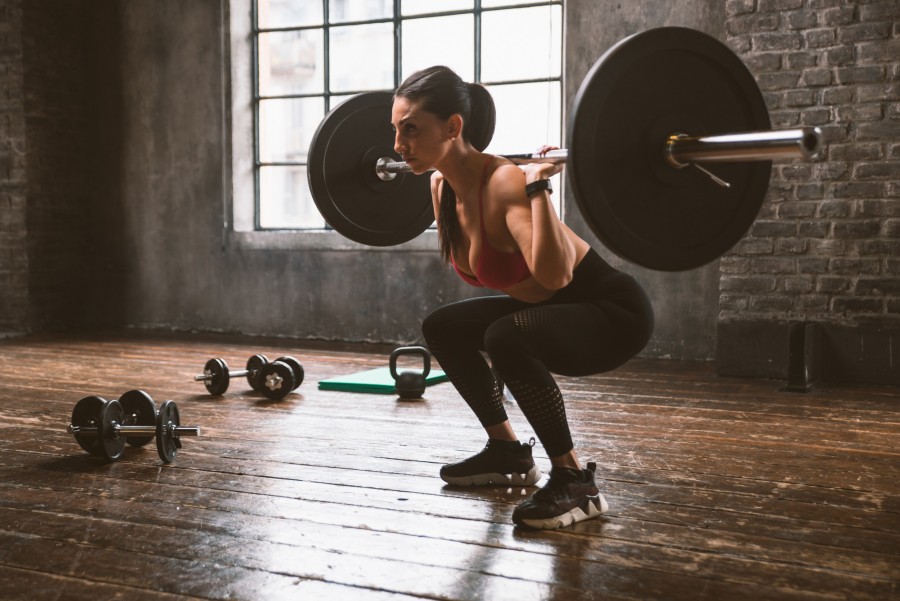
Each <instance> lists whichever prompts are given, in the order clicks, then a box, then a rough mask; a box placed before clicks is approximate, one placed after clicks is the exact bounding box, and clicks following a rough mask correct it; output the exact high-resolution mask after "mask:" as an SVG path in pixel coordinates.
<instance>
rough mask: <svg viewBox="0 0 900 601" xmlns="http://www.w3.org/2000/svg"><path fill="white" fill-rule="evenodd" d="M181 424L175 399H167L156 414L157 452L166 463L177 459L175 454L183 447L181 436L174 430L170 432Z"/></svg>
mask: <svg viewBox="0 0 900 601" xmlns="http://www.w3.org/2000/svg"><path fill="white" fill-rule="evenodd" d="M180 425H181V419H180V417H179V416H178V406H177V405H176V404H175V402H174V401H165V402H164V403H163V404H162V406H161V407H160V408H159V413H157V414H156V452H157V453H159V458H160V459H162V460H163V461H164V462H165V463H172V462H173V461H175V455H176V454H177V453H178V449H180V448H181V438H179V437H178V435H177V434H175V433H174V432H171V433H170V430H171V429H172V428H177V427H178V426H180Z"/></svg>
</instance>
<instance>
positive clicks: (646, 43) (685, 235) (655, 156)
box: [566, 27, 772, 271]
mask: <svg viewBox="0 0 900 601" xmlns="http://www.w3.org/2000/svg"><path fill="white" fill-rule="evenodd" d="M770 127H771V126H770V122H769V115H768V111H767V109H766V104H765V101H764V99H763V97H762V94H761V93H760V91H759V88H758V86H757V84H756V81H755V80H754V78H753V75H752V74H751V73H750V72H749V70H748V69H747V67H746V66H745V65H744V64H743V63H742V62H741V60H740V59H739V58H738V57H737V56H736V55H735V54H734V53H733V52H732V51H731V50H730V49H729V48H728V47H727V46H725V45H724V44H722V43H721V42H719V41H718V40H716V39H715V38H713V37H710V36H708V35H707V34H705V33H702V32H699V31H695V30H692V29H685V28H681V27H663V28H659V29H651V30H648V31H644V32H642V33H638V34H635V35H633V36H630V37H628V38H625V39H624V40H622V41H621V42H619V43H617V44H616V45H615V46H613V47H612V48H610V49H609V50H608V51H607V52H606V53H605V54H604V55H603V56H601V57H600V59H599V60H598V61H597V62H596V63H595V64H594V66H593V67H592V68H591V70H590V72H589V73H588V75H587V77H586V78H585V80H584V81H583V82H582V85H581V88H580V89H579V91H578V94H577V95H576V97H575V101H574V109H573V118H572V120H571V122H570V127H569V131H568V146H569V159H568V161H567V165H566V171H567V172H568V178H569V182H570V183H571V184H572V187H573V192H574V195H575V199H576V201H577V202H578V206H579V208H580V209H581V212H582V214H583V215H584V218H585V220H586V221H587V224H588V225H589V226H590V228H591V229H592V230H593V231H594V233H595V234H596V235H597V237H598V238H599V239H600V241H601V242H603V243H604V244H605V245H606V246H607V247H608V248H609V249H610V250H612V251H613V252H615V253H616V254H618V255H619V256H621V257H622V258H624V259H627V260H629V261H632V262H634V263H637V264H639V265H642V266H644V267H648V268H650V269H657V270H662V271H681V270H686V269H693V268H696V267H700V266H702V265H705V264H706V263H709V262H710V261H713V260H715V259H717V258H718V257H720V256H721V255H722V254H723V253H725V252H726V251H727V250H728V249H730V248H731V247H732V246H733V245H734V244H735V243H736V242H737V241H738V240H740V238H741V237H743V235H744V234H745V233H746V231H747V229H748V228H749V227H750V226H751V225H752V223H753V220H754V219H755V218H756V215H757V213H758V212H759V208H760V206H761V204H762V202H763V199H764V197H765V194H766V190H767V188H768V185H769V176H770V172H771V167H772V166H771V163H770V162H742V163H709V164H707V165H706V167H707V168H708V169H709V170H710V171H712V172H713V173H715V174H716V175H717V176H719V177H721V178H722V179H724V180H726V181H728V182H730V183H731V188H729V189H726V188H722V187H721V186H719V185H718V184H716V183H714V182H713V181H712V180H711V179H710V178H709V177H708V176H707V175H705V174H703V173H702V172H701V171H700V170H699V169H697V168H696V167H694V166H689V167H686V168H683V169H677V168H675V167H670V166H668V165H667V164H666V163H665V162H664V144H665V140H666V139H667V138H668V136H669V135H673V134H677V133H684V134H688V135H691V136H706V135H716V134H728V133H740V132H748V131H762V130H768V129H770Z"/></svg>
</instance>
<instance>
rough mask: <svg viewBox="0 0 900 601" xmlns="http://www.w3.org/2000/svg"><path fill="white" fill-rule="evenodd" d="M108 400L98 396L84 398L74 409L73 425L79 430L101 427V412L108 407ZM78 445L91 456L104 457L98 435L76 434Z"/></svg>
mask: <svg viewBox="0 0 900 601" xmlns="http://www.w3.org/2000/svg"><path fill="white" fill-rule="evenodd" d="M106 402H107V401H106V399H102V398H100V397H98V396H89V397H84V398H83V399H81V400H80V401H78V402H77V403H75V407H74V408H73V409H72V425H73V426H77V427H79V428H98V427H100V417H101V415H100V411H101V409H103V407H104V406H105V405H106ZM74 436H75V441H76V442H77V443H78V445H79V446H80V447H81V448H82V449H84V450H85V451H87V452H88V453H90V454H91V455H102V454H103V450H102V447H103V444H102V443H101V442H100V437H99V436H96V435H93V434H91V435H85V434H75V435H74Z"/></svg>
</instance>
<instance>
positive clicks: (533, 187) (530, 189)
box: [525, 179, 553, 198]
mask: <svg viewBox="0 0 900 601" xmlns="http://www.w3.org/2000/svg"><path fill="white" fill-rule="evenodd" d="M541 190H546V191H547V192H548V193H549V194H553V186H551V185H550V180H549V179H539V180H535V181H533V182H531V183H530V184H527V185H526V186H525V196H527V197H529V198H531V197H532V196H534V195H535V194H536V193H537V192H540V191H541Z"/></svg>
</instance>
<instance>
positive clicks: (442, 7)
mask: <svg viewBox="0 0 900 601" xmlns="http://www.w3.org/2000/svg"><path fill="white" fill-rule="evenodd" d="M473 8H474V3H473V1H472V0H402V2H401V3H400V13H401V14H402V15H404V16H406V15H422V14H426V13H440V12H446V11H450V10H472V9H473Z"/></svg>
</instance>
